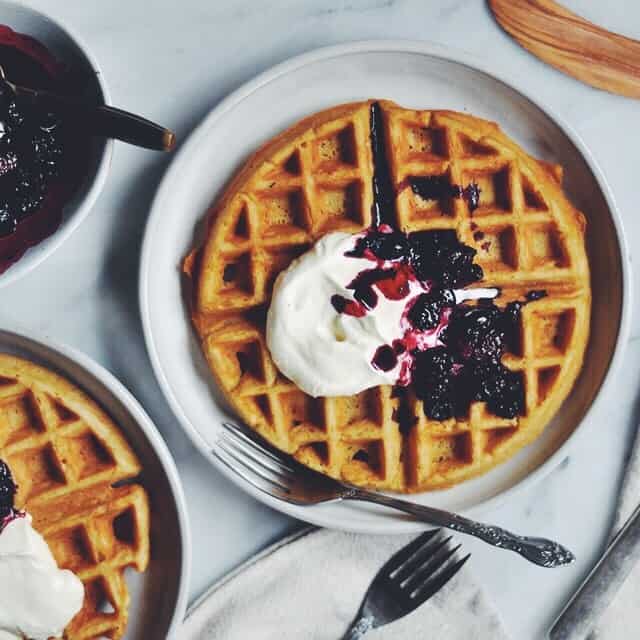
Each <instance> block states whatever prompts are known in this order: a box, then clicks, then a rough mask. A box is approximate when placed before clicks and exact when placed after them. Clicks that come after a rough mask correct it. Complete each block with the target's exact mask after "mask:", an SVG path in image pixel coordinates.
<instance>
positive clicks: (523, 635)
mask: <svg viewBox="0 0 640 640" xmlns="http://www.w3.org/2000/svg"><path fill="white" fill-rule="evenodd" d="M30 4H31V5H32V6H34V7H36V8H40V9H42V10H43V11H45V12H49V13H51V14H52V15H54V16H56V17H58V18H60V19H62V21H63V22H65V23H67V24H68V25H69V26H70V27H71V28H72V29H73V30H74V31H76V32H77V33H78V34H80V36H82V38H83V39H84V40H85V41H86V42H87V43H89V45H90V46H91V48H92V50H93V52H94V54H95V55H96V56H97V58H98V60H99V62H100V64H101V65H102V69H103V71H104V74H105V77H106V79H107V83H108V85H109V86H110V88H111V92H112V97H113V101H114V103H115V104H117V105H119V106H122V107H125V108H127V109H130V110H133V111H138V112H140V113H142V114H145V115H147V116H148V117H150V118H152V119H154V120H157V121H159V122H162V123H164V124H166V125H167V126H170V127H172V128H173V129H174V130H175V131H176V132H177V133H178V135H179V138H180V139H184V138H185V136H186V135H187V134H188V133H189V132H190V131H191V129H192V128H193V127H194V126H195V124H196V123H197V122H198V121H199V120H200V119H201V118H202V116H203V115H204V114H205V113H206V112H207V111H208V110H209V109H210V108H211V107H213V106H214V105H215V104H216V103H217V102H218V101H219V100H220V99H221V98H222V97H224V96H225V95H226V94H227V93H228V92H229V91H231V90H232V89H234V88H236V87H237V86H238V85H239V84H241V83H242V82H244V81H245V80H248V79H249V78H251V77H252V76H254V75H255V74H256V73H258V72H260V71H262V70H264V69H266V68H267V67H269V66H271V65H272V64H274V63H276V62H280V61H282V60H284V59H286V58H288V57H290V56H291V55H293V54H296V53H300V52H302V51H306V50H308V49H311V48H314V47H317V46H321V45H325V44H332V43H337V42H344V41H348V40H355V39H365V38H382V37H388V38H411V39H430V40H434V41H437V42H440V43H443V44H445V45H449V46H453V47H461V48H464V49H467V50H468V51H471V52H474V53H477V55H479V56H483V57H484V58H486V59H488V60H489V61H491V60H496V61H497V60H499V61H500V63H501V64H502V65H503V67H504V68H506V70H507V71H508V72H509V73H510V74H512V76H513V77H514V78H519V79H520V81H521V82H524V83H526V84H527V85H528V86H529V87H531V88H532V89H533V90H534V91H535V92H537V93H538V95H539V96H540V97H541V98H542V99H544V100H545V101H547V102H548V103H549V104H550V105H551V106H553V107H554V108H555V109H557V110H558V111H559V112H560V113H561V114H562V115H564V117H565V118H567V119H568V120H569V121H570V122H571V123H572V124H573V125H574V126H575V128H576V129H577V130H578V131H579V133H580V134H582V136H583V137H584V139H585V140H586V142H587V144H588V145H589V146H590V147H591V148H592V150H593V152H594V154H595V156H596V158H597V159H598V160H599V162H600V163H601V165H602V167H603V169H604V172H605V174H606V176H607V178H608V180H609V181H610V183H611V186H612V187H613V191H614V194H615V196H616V198H617V201H618V204H619V206H620V210H621V212H622V216H623V219H624V222H625V224H626V229H627V233H628V234H629V238H630V241H631V244H632V245H633V244H634V241H635V240H636V239H639V240H640V218H639V217H638V211H637V202H638V194H639V191H638V161H637V150H638V142H639V135H640V134H639V133H638V130H639V129H640V103H638V102H634V101H631V100H627V99H624V98H619V97H616V96H611V95H608V94H605V93H601V92H598V91H595V90H593V89H590V88H588V87H585V86H583V85H581V84H579V83H577V82H575V81H573V80H571V79H569V78H567V77H565V76H563V75H561V74H559V73H558V72H556V71H554V70H552V69H551V68H549V67H546V66H545V65H543V64H542V63H541V62H538V61H537V60H536V59H534V58H533V57H531V56H530V55H529V54H527V53H526V52H524V51H523V50H521V49H520V48H518V47H517V46H516V45H515V44H513V43H512V42H511V41H510V40H509V38H508V37H507V36H506V35H504V34H503V33H502V32H501V31H500V30H499V29H498V27H497V26H496V25H495V23H494V22H493V20H492V18H491V16H490V14H489V12H488V10H487V8H486V6H485V4H484V2H483V1H482V0H466V1H465V0H437V1H436V0H432V1H431V2H424V0H396V1H394V0H325V1H324V2H322V1H320V0H314V1H309V0H307V1H306V2H303V1H300V0H277V1H276V0H271V1H270V2H255V1H254V0H236V1H235V2H234V1H232V0H216V1H214V2H211V1H208V0H182V1H181V2H175V1H172V0H154V1H152V0H149V1H144V2H143V1H142V0H138V1H136V0H128V1H125V0H110V1H107V0H102V1H101V2H86V1H85V0H65V2H60V1H59V0H38V1H33V2H31V3H30ZM565 4H567V5H569V6H571V8H573V9H575V10H578V11H580V12H581V13H582V14H583V15H585V16H587V17H589V18H591V19H594V20H597V21H599V22H600V23H602V24H605V25H606V26H608V27H610V28H614V29H617V30H619V31H623V32H625V33H626V34H628V35H631V36H635V37H639V38H640V4H638V3H631V2H628V1H626V0H611V1H610V2H608V3H601V2H598V1H597V0H571V1H570V2H569V1H566V0H565ZM337 81H339V80H337ZM223 152H224V151H223V150H221V153H223ZM169 160H170V158H168V157H166V156H161V155H156V154H153V153H151V152H147V151H143V150H139V149H134V148H131V147H127V146H125V145H122V144H118V145H117V147H116V151H115V156H114V162H113V169H112V172H111V175H110V177H109V180H108V184H107V187H106V189H105V192H104V193H103V195H102V197H101V198H100V200H99V201H98V204H97V205H96V207H95V209H94V211H93V212H92V214H91V215H90V216H89V218H88V219H87V220H86V221H85V222H84V224H83V225H82V226H81V227H80V229H79V230H78V231H77V232H76V233H75V235H74V236H73V237H72V238H71V239H70V240H69V241H68V242H67V243H66V244H65V245H64V246H63V248H62V249H61V250H59V251H58V252H57V253H56V254H55V255H54V256H52V257H51V258H50V259H48V260H47V261H46V262H45V263H44V264H43V265H42V266H41V267H40V268H39V269H37V270H36V271H35V272H34V273H33V274H31V275H30V276H28V277H27V278H26V279H24V280H22V281H21V282H19V283H17V284H15V285H13V286H11V287H9V288H7V289H3V290H2V292H1V293H0V296H1V297H0V300H1V302H0V325H7V324H8V325H11V326H15V325H17V324H20V325H22V326H23V327H25V328H26V329H27V330H36V331H39V332H44V333H45V334H47V335H49V336H51V337H53V338H56V339H58V340H62V341H65V342H68V343H70V344H72V345H73V346H75V347H78V348H80V349H82V350H84V351H85V352H86V353H88V354H90V355H91V356H93V357H94V358H96V359H97V360H98V361H100V362H101V363H102V364H104V365H106V366H107V367H108V368H109V369H110V370H111V371H113V372H114V373H115V374H116V375H118V376H119V377H120V378H121V379H122V380H123V382H124V383H125V384H127V385H128V386H129V388H130V389H131V390H132V391H133V392H134V393H135V394H136V395H137V396H138V398H139V399H140V400H141V401H142V403H143V404H144V405H145V407H146V409H147V410H148V411H149V413H150V414H151V416H152V417H153V418H154V419H155V421H156V423H157V425H158V426H159V428H160V429H161V431H162V433H163V434H164V436H165V437H166V439H167V441H168V443H169V445H170V447H171V449H172V451H173V453H174V455H175V457H176V460H177V463H178V467H179V469H180V472H181V475H182V479H183V482H184V485H185V489H186V494H187V499H188V502H189V508H190V517H191V523H192V525H193V542H194V565H193V567H194V571H193V578H192V584H191V593H192V596H193V597H194V598H195V597H196V596H197V595H198V594H199V593H201V592H202V591H203V590H204V589H205V587H206V586H207V585H208V584H209V583H211V582H212V581H213V580H215V579H216V578H218V577H220V576H221V575H222V574H223V573H224V572H226V571H227V570H229V569H231V568H232V567H233V566H234V565H236V564H237V563H239V562H240V561H241V560H243V559H245V558H246V557H248V556H249V555H251V554H253V553H254V552H255V551H257V550H258V549H260V548H261V547H262V546H264V545H265V544H266V543H268V542H270V541H272V540H274V539H276V538H277V537H279V536H281V535H282V534H283V533H284V532H285V531H287V530H290V529H291V528H292V527H295V526H297V525H296V523H295V522H294V521H292V520H288V519H286V518H285V517H283V516H280V515H279V514H277V513H275V512H273V511H270V510H268V509H267V508H265V507H262V506H261V505H259V504H258V503H256V502H254V501H253V500H252V499H250V498H248V497H245V495H244V494H242V493H241V492H240V491H239V490H237V489H236V488H234V487H233V486H232V485H231V484H229V483H228V482H227V481H225V480H224V479H223V478H222V477H221V476H219V475H218V473H217V472H216V471H214V470H213V469H212V468H210V467H209V464H208V463H207V462H206V461H205V460H204V459H203V458H202V457H201V456H200V455H199V454H198V453H197V452H196V451H195V450H194V448H193V447H192V446H191V444H190V442H189V441H188V440H187V438H186V437H185V436H184V435H182V433H181V431H180V430H179V428H178V426H177V424H176V421H175V420H174V419H173V417H172V414H171V413H170V411H169V409H168V407H167V405H166V403H165V402H164V400H163V398H162V396H161V394H160V391H159V389H158V387H157V385H156V383H155V380H154V377H153V373H152V371H151V368H150V365H149V362H148V359H147V356H146V352H145V348H144V343H143V339H142V332H141V327H140V321H139V316H138V305H137V277H138V274H137V270H138V259H139V248H140V242H141V238H142V231H143V228H144V223H145V220H146V217H147V213H148V210H149V204H150V200H151V198H152V196H153V193H154V191H155V189H156V186H157V184H158V181H159V179H160V177H161V175H162V172H163V170H164V168H165V167H166V165H167V163H168V161H169ZM176 224H180V221H179V212H176ZM637 270H638V267H636V271H637ZM636 275H637V276H640V274H638V273H636ZM637 281H638V282H640V278H639V279H638V280H637ZM635 289H636V292H637V289H638V287H637V286H636V287H635ZM634 317H637V314H636V316H634ZM639 372H640V331H638V330H636V331H635V332H634V335H633V338H632V340H631V343H630V344H629V346H628V349H627V352H626V360H625V363H624V372H623V374H622V375H621V376H620V377H619V381H618V390H619V395H618V397H616V398H611V399H610V402H609V403H608V404H607V406H606V407H602V410H601V411H600V416H599V418H600V420H594V422H593V427H592V428H590V429H588V430H585V431H584V432H583V433H582V434H581V436H580V437H579V438H578V441H577V443H576V445H575V448H574V449H573V451H572V453H571V457H570V459H569V460H568V461H566V462H565V463H564V464H562V465H561V466H560V467H559V468H558V469H557V470H555V471H554V472H553V473H552V474H551V475H550V476H549V477H548V478H547V479H546V480H544V481H543V482H541V483H540V484H539V485H537V486H536V487H534V488H533V489H531V490H529V491H527V492H526V493H523V494H521V495H520V496H519V497H518V499H516V500H514V501H512V502H511V503H510V504H508V505H506V506H504V507H502V508H499V509H495V510H493V511H491V512H488V513H487V514H486V518H487V519H489V520H491V521H494V522H496V523H499V524H502V525H505V526H508V527H510V528H512V529H515V530H518V531H522V532H527V533H529V534H533V535H535V534H540V535H543V534H544V535H546V536H550V537H555V538H557V539H559V540H561V541H562V542H564V543H566V544H568V545H569V546H570V547H571V548H572V549H573V550H574V551H575V552H576V555H577V556H578V562H577V563H576V564H575V565H574V566H573V567H571V568H569V569H563V570H557V571H548V570H544V569H539V568H535V567H533V566H531V565H528V564H526V563H525V562H524V561H523V560H521V559H520V558H518V557H517V556H515V555H509V554H499V553H496V552H492V551H490V550H489V549H487V548H485V547H484V546H482V545H481V544H479V543H478V544H476V543H475V542H474V541H468V540H467V541H465V544H466V545H467V546H468V547H469V549H470V550H472V551H473V554H474V555H473V559H472V563H473V567H474V570H475V572H476V573H477V575H478V577H479V578H480V579H481V580H482V582H483V583H484V584H485V585H486V589H487V591H488V593H489V594H490V596H491V597H492V598H493V600H494V602H495V604H496V606H497V607H498V608H499V610H500V613H501V614H502V616H503V617H504V620H505V623H506V625H507V627H508V629H509V630H510V631H511V633H512V635H513V637H514V638H517V639H518V640H533V639H538V638H541V637H542V636H543V633H544V629H545V628H546V627H547V626H548V625H549V624H550V622H551V620H552V618H553V617H554V615H555V613H556V612H557V611H558V609H559V608H560V607H561V606H562V604H563V602H564V601H565V599H566V598H567V597H568V596H569V594H570V593H571V592H572V590H573V589H574V588H575V587H576V586H577V584H578V582H579V581H580V579H581V578H582V577H583V576H584V574H585V573H586V572H587V571H588V569H589V568H590V566H591V565H592V563H593V562H594V561H595V559H596V558H597V556H598V554H599V553H600V551H601V549H602V545H603V543H604V541H605V538H606V536H607V532H608V528H609V526H610V522H611V518H612V514H613V507H614V502H615V499H616V494H617V490H618V486H619V482H620V476H621V471H622V468H623V462H624V458H625V454H626V452H627V451H628V445H629V439H630V436H631V434H632V432H633V429H634V425H635V424H636V423H637V421H638V393H637V385H638V373H639ZM638 617H639V619H640V614H638Z"/></svg>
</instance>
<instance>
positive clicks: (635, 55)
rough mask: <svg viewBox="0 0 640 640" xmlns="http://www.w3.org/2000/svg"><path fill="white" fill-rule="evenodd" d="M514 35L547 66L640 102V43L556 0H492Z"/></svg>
mask: <svg viewBox="0 0 640 640" xmlns="http://www.w3.org/2000/svg"><path fill="white" fill-rule="evenodd" d="M488 2H489V6H490V8H491V10H492V11H493V14H494V16H495V18H496V20H497V21H498V23H499V24H500V25H501V26H502V28H503V29H504V30H505V31H507V33H509V34H510V35H511V36H513V37H514V38H515V39H516V40H517V41H518V42H519V43H520V44H521V45H522V46H523V47H525V48H526V49H528V50H529V51H531V53H533V54H534V55H536V56H538V57H539V58H541V59H542V60H544V61H545V62H547V63H549V64H551V65H553V66H554V67H556V68H557V69H560V70H561V71H563V72H564V73H567V74H568V75H570V76H573V77H574V78H577V79H578V80H581V81H582V82H586V83H587V84H590V85H592V86H594V87H597V88H598V89H604V90H605V91H609V92H611V93H618V94H621V95H623V96H628V97H631V98H640V41H638V40H634V39H633V38H627V37H625V36H621V35H619V34H617V33H613V32H611V31H607V30H606V29H603V28H601V27H599V26H597V25H595V24H593V23H592V22H589V21H588V20H585V19H584V18H581V17H580V16H578V15H576V14H575V13H573V12H571V11H569V10H568V9H565V8H564V7H563V6H561V5H560V4H558V3H557V2H554V1H553V0H488Z"/></svg>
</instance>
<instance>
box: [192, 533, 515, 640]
mask: <svg viewBox="0 0 640 640" xmlns="http://www.w3.org/2000/svg"><path fill="white" fill-rule="evenodd" d="M414 537H415V536H393V537H391V536H364V535H356V534H349V533H342V532H338V531H329V530H326V529H305V530H303V531H302V532H299V533H298V534H295V535H294V536H293V537H290V538H288V539H286V540H285V541H283V542H280V543H278V544H276V545H274V546H273V547H270V548H269V549H267V550H266V551H264V552H263V553H261V554H260V555H259V556H257V557H256V558H254V559H252V560H250V561H249V562H248V563H247V564H245V565H243V566H242V567H240V569H238V570H237V571H235V572H233V573H232V574H231V575H230V576H229V577H227V578H226V579H225V580H223V582H222V583H219V584H218V585H216V586H214V587H213V589H212V590H211V591H209V592H208V593H207V594H205V595H204V596H203V597H202V598H201V599H200V601H199V602H198V603H196V605H195V606H194V607H193V608H192V609H191V612H190V614H189V615H188V617H187V619H186V621H185V624H184V627H183V629H182V630H181V633H180V638H185V639H186V640H222V639H224V640H247V638H251V640H276V639H277V640H302V639H304V640H306V639H309V640H336V639H337V638H341V637H342V635H343V634H344V633H345V632H346V630H347V628H348V626H349V624H350V622H351V621H352V620H353V618H354V617H355V615H356V612H357V611H358V608H359V606H360V602H361V601H362V598H363V596H364V594H365V592H366V590H367V588H368V586H369V584H370V583H371V581H372V580H373V577H374V576H375V574H376V573H377V571H378V569H380V567H381V566H382V565H383V564H384V563H385V562H386V561H387V560H388V559H389V557H390V556H391V555H392V554H393V553H395V552H396V551H398V550H399V549H400V548H401V547H403V546H404V545H406V544H408V543H409V542H410V540H412V539H413V538H414ZM369 638H371V640H376V639H378V640H381V639H385V638H389V639H391V638H393V640H417V639H418V638H429V640H445V639H446V640H506V638H507V635H506V633H505V631H504V629H503V627H502V624H501V622H500V620H499V618H498V615H497V613H496V612H495V610H494V609H493V607H492V606H491V605H490V604H489V602H488V600H487V598H486V597H485V595H484V594H483V592H482V590H481V588H480V586H479V585H478V584H477V583H476V582H475V580H474V578H473V575H472V572H471V571H470V570H469V569H468V567H466V566H465V567H463V569H462V570H461V571H460V572H459V573H458V574H457V575H456V576H455V577H454V578H453V579H452V580H451V581H450V582H449V583H448V584H447V585H446V586H445V587H444V588H443V589H442V590H441V591H440V592H439V593H437V594H436V595H435V596H434V597H432V598H431V599H430V600H428V601H427V602H426V603H425V604H424V605H422V606H421V607H419V608H418V609H417V610H416V611H414V612H413V613H411V614H410V615H408V616H406V617H405V618H403V619H401V620H398V621H396V622H394V623H391V624H389V625H387V626H386V627H381V628H380V629H376V630H375V631H372V632H370V633H369V634H368V635H367V639H369Z"/></svg>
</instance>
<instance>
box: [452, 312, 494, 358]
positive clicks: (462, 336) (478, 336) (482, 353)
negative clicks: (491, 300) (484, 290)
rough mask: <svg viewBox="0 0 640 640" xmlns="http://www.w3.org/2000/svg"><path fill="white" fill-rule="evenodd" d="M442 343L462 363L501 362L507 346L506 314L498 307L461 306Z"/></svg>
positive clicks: (453, 316) (453, 315)
mask: <svg viewBox="0 0 640 640" xmlns="http://www.w3.org/2000/svg"><path fill="white" fill-rule="evenodd" d="M443 340H444V341H445V342H446V344H447V345H448V346H449V348H451V349H452V350H453V351H454V352H455V353H456V354H459V356H460V357H461V358H462V359H463V360H475V361H488V360H494V361H499V360H500V357H501V356H502V354H503V352H504V350H505V347H506V342H507V325H506V322H505V316H504V313H503V312H502V311H501V310H500V309H499V308H498V307H496V306H486V307H485V306H483V307H468V306H464V305H462V306H460V307H458V308H456V309H455V310H454V312H453V314H452V315H451V319H450V322H449V326H448V327H447V332H446V335H445V336H443Z"/></svg>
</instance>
